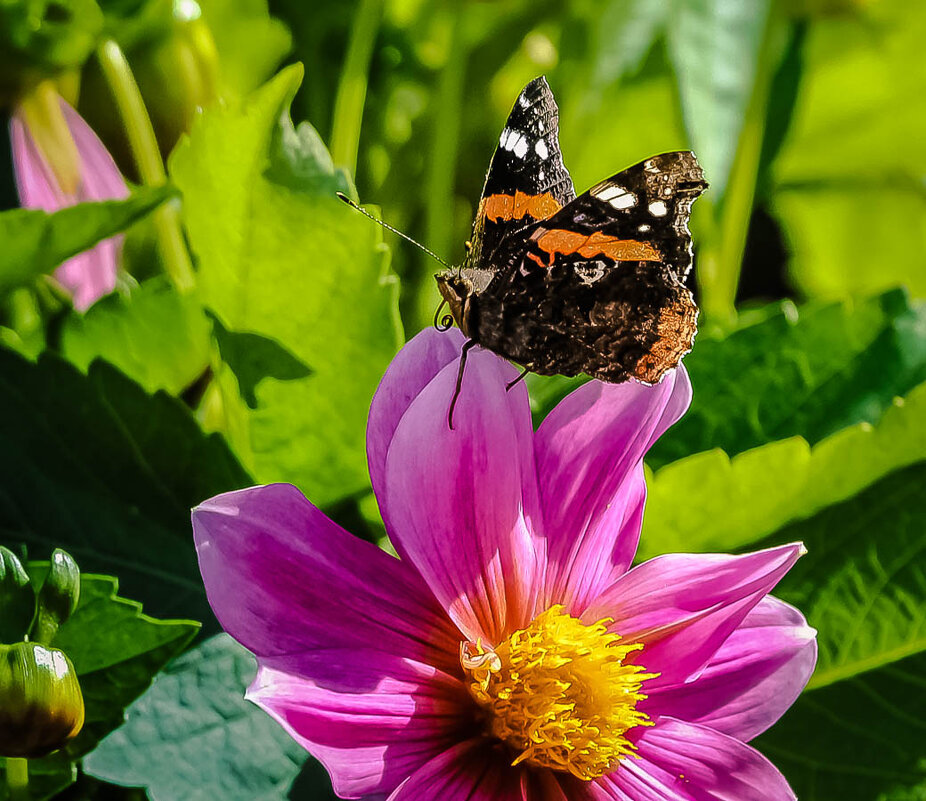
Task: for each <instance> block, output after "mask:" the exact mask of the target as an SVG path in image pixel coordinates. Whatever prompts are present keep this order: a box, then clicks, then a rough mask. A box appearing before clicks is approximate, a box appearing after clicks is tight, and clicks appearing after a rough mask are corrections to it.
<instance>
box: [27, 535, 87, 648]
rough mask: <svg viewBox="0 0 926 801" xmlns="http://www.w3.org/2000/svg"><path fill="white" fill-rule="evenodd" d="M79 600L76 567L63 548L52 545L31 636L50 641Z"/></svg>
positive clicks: (78, 582) (78, 570)
mask: <svg viewBox="0 0 926 801" xmlns="http://www.w3.org/2000/svg"><path fill="white" fill-rule="evenodd" d="M79 599H80V569H79V568H78V567H77V563H76V562H75V561H74V560H73V559H72V558H71V555H70V554H69V553H68V552H67V551H62V550H61V549H60V548H55V550H54V551H53V552H52V555H51V565H50V567H49V570H48V576H47V577H46V578H45V583H44V584H43V585H42V589H41V590H39V616H38V619H37V620H36V624H35V632H34V635H33V639H34V640H37V641H38V642H43V643H46V644H48V643H50V642H51V641H52V639H53V638H54V636H55V632H56V631H57V630H58V627H59V626H60V625H62V624H63V623H64V622H65V621H66V620H67V619H68V618H69V617H70V616H71V613H72V612H73V611H74V610H75V609H76V608H77V601H78V600H79Z"/></svg>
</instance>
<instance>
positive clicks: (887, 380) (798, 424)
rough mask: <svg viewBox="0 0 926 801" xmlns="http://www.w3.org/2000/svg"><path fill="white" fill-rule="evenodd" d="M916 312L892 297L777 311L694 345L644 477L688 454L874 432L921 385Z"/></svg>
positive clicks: (925, 341)
mask: <svg viewBox="0 0 926 801" xmlns="http://www.w3.org/2000/svg"><path fill="white" fill-rule="evenodd" d="M924 332H926V307H924V306H923V305H918V306H913V305H911V304H910V302H909V300H908V299H907V297H906V295H905V294H904V293H903V292H900V291H892V292H887V293H885V294H884V295H881V296H880V297H874V298H869V299H867V300H861V301H858V302H855V303H849V302H847V303H842V304H827V305H822V304H811V305H808V306H805V307H803V308H800V309H798V308H796V307H794V306H793V305H792V304H790V303H788V302H785V303H784V304H782V305H781V307H780V311H779V312H778V313H777V314H774V315H773V316H771V317H768V318H767V319H764V320H762V321H761V322H759V323H757V324H755V325H751V326H748V327H746V328H743V329H740V330H739V331H736V332H734V333H732V334H730V335H729V336H728V337H726V338H724V339H711V338H708V337H704V336H702V337H701V338H699V339H698V340H697V341H696V343H695V347H694V350H693V351H692V352H691V354H689V356H687V357H686V359H685V366H686V367H687V368H688V371H689V373H690V375H691V382H692V386H693V387H694V400H693V402H692V407H691V409H690V410H689V412H688V414H686V415H685V417H684V418H683V419H682V420H681V421H680V422H679V423H678V424H677V425H676V426H674V427H673V428H672V429H670V431H669V432H668V433H667V434H666V435H665V436H664V437H663V438H662V439H661V440H660V441H659V442H658V443H657V444H656V445H655V446H654V448H653V449H652V450H651V451H650V454H649V456H648V457H647V463H648V464H650V465H651V466H652V467H653V468H658V467H661V466H662V465H665V464H667V463H669V462H671V461H674V460H676V459H680V458H682V457H683V456H688V455H689V454H692V453H698V452H700V451H705V450H708V449H709V448H722V449H723V450H725V451H726V452H727V453H728V454H730V455H733V454H737V453H741V452H743V451H745V450H748V449H749V448H753V447H755V446H757V445H762V444H764V443H767V442H771V441H774V440H779V439H784V438H786V437H790V436H795V435H800V436H803V437H804V438H805V439H806V440H807V441H808V442H810V443H811V444H812V445H813V444H815V443H817V442H819V441H820V440H821V439H823V438H824V437H826V436H827V435H829V434H831V433H833V432H834V431H838V430H839V429H840V428H844V427H846V426H849V425H852V424H854V423H857V422H861V421H866V422H869V423H876V422H877V421H878V419H879V418H880V417H881V414H882V413H883V412H884V410H885V409H887V408H888V407H890V405H891V403H892V402H893V399H894V397H895V396H898V395H904V394H905V393H907V392H908V391H909V390H910V389H911V388H912V387H914V386H916V385H917V384H919V383H920V382H921V381H924V380H926V336H924Z"/></svg>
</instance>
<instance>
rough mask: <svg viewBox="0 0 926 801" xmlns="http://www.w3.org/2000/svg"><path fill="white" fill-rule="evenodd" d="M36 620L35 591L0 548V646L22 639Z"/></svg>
mask: <svg viewBox="0 0 926 801" xmlns="http://www.w3.org/2000/svg"><path fill="white" fill-rule="evenodd" d="M33 617H35V591H34V590H33V589H32V585H31V584H30V583H29V576H28V575H26V571H25V570H24V569H23V566H22V563H21V562H20V561H19V559H17V558H16V554H14V553H13V552H12V551H11V550H9V549H8V548H4V547H3V546H0V643H2V642H17V641H18V640H22V639H25V637H26V634H27V632H28V631H29V627H30V626H31V625H32V618H33Z"/></svg>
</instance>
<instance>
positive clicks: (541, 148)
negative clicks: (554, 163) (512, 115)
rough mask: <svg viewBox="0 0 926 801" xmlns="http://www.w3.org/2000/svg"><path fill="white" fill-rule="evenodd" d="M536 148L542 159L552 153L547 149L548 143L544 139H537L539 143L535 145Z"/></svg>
mask: <svg viewBox="0 0 926 801" xmlns="http://www.w3.org/2000/svg"><path fill="white" fill-rule="evenodd" d="M534 150H536V151H537V155H538V156H540V158H542V159H545V158H546V157H547V156H549V155H550V151H549V150H547V143H546V142H544V141H543V139H538V140H537V143H536V144H535V145H534Z"/></svg>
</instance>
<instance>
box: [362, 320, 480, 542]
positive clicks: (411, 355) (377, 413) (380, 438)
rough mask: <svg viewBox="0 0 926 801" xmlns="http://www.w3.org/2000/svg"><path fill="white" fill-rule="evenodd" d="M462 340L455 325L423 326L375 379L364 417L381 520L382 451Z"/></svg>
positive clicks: (383, 451) (383, 455) (383, 473)
mask: <svg viewBox="0 0 926 801" xmlns="http://www.w3.org/2000/svg"><path fill="white" fill-rule="evenodd" d="M464 341H465V337H464V336H463V334H462V333H461V332H460V331H459V330H458V329H456V328H451V329H450V330H449V331H443V332H442V331H437V330H436V329H434V328H426V329H425V330H424V331H421V332H420V333H419V334H417V335H416V336H414V337H413V338H412V339H411V340H409V342H408V344H407V345H405V347H403V348H402V350H400V351H399V353H398V354H397V355H396V357H395V358H394V359H393V360H392V363H391V364H390V365H389V368H388V369H387V370H386V374H385V375H384V376H383V380H382V381H380V382H379V387H378V388H377V390H376V394H375V395H374V396H373V402H372V404H371V405H370V416H369V418H368V420H367V461H368V463H369V465H370V481H371V483H372V484H373V492H374V493H375V495H376V497H377V500H379V502H380V511H381V512H382V514H383V518H384V520H385V518H386V514H387V512H386V509H385V508H384V507H385V503H384V502H383V499H384V496H385V480H386V479H385V473H386V454H387V452H388V451H389V445H390V443H391V442H392V437H393V435H394V434H395V430H396V427H397V426H398V425H399V420H401V419H402V415H404V414H405V412H406V410H407V409H408V407H409V406H410V405H411V402H412V401H413V400H414V399H415V398H416V397H418V394H419V393H420V392H421V390H423V389H424V388H425V387H426V386H427V385H428V384H429V383H430V382H431V379H433V378H434V376H436V375H437V374H438V373H439V372H440V371H441V369H442V368H444V367H445V366H446V365H448V364H450V362H452V361H453V360H454V359H457V358H459V356H460V350H461V349H462V347H463V342H464ZM387 527H389V525H388V523H387Z"/></svg>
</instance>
